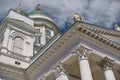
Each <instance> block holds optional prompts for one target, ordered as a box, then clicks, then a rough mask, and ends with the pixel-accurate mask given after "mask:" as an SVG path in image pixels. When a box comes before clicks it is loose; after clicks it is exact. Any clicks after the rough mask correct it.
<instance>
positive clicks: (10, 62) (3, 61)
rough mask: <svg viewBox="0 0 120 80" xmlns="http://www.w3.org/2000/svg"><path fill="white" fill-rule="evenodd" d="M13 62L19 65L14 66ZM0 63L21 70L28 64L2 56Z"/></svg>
mask: <svg viewBox="0 0 120 80" xmlns="http://www.w3.org/2000/svg"><path fill="white" fill-rule="evenodd" d="M15 61H18V62H20V65H16V64H15ZM0 63H4V64H7V65H11V66H15V67H19V68H23V69H25V68H27V67H28V66H29V64H28V63H26V62H23V61H20V60H17V59H14V58H10V57H7V56H4V55H1V56H0Z"/></svg>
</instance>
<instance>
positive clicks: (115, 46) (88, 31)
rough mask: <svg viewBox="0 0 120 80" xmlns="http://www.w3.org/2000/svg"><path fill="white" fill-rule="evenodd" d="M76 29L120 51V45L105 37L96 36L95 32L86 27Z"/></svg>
mask: <svg viewBox="0 0 120 80" xmlns="http://www.w3.org/2000/svg"><path fill="white" fill-rule="evenodd" d="M76 29H77V30H78V31H80V32H82V33H84V34H86V35H88V36H90V37H92V38H94V39H96V40H97V41H100V42H102V43H104V44H106V45H107V46H109V47H112V48H114V49H116V50H118V51H120V45H118V44H116V43H114V42H113V41H111V40H109V39H106V38H105V37H103V36H101V35H99V34H96V33H95V32H92V31H91V30H89V29H87V28H86V27H84V26H81V25H79V27H78V28H76Z"/></svg>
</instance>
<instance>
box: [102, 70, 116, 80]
mask: <svg viewBox="0 0 120 80" xmlns="http://www.w3.org/2000/svg"><path fill="white" fill-rule="evenodd" d="M104 74H105V78H106V80H115V76H114V73H113V71H112V70H106V71H105V72H104Z"/></svg>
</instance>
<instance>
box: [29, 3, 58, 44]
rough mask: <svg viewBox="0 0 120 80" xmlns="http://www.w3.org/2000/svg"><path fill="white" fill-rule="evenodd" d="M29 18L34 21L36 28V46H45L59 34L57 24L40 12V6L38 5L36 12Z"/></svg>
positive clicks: (32, 12) (31, 13)
mask: <svg viewBox="0 0 120 80" xmlns="http://www.w3.org/2000/svg"><path fill="white" fill-rule="evenodd" d="M28 16H29V18H31V19H33V20H34V27H35V30H36V31H35V45H37V46H43V45H45V44H46V43H47V42H48V41H49V40H50V39H51V38H52V37H53V36H54V35H55V34H57V33H58V28H57V26H56V24H55V22H54V21H53V19H51V18H50V17H48V16H47V15H45V14H44V13H43V12H42V11H41V10H40V4H38V5H37V7H36V10H34V11H31V12H30V13H29V15H28Z"/></svg>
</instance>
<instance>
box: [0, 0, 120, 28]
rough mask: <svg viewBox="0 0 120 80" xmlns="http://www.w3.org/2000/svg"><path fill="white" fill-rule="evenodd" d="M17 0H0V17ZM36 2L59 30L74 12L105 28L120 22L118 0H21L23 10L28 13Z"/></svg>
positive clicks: (119, 1)
mask: <svg viewBox="0 0 120 80" xmlns="http://www.w3.org/2000/svg"><path fill="white" fill-rule="evenodd" d="M19 2H20V0H0V18H2V17H3V16H5V15H4V14H3V13H4V12H7V11H8V10H9V9H10V8H13V9H15V8H16V7H17V5H18V3H19ZM38 3H40V4H41V9H42V11H44V12H45V13H46V14H48V15H50V16H51V17H52V18H53V19H54V20H55V22H56V23H57V25H58V26H59V28H60V29H61V30H62V29H63V30H64V29H66V28H68V26H70V24H71V23H73V21H72V18H73V15H74V14H75V13H76V12H78V13H79V14H81V15H82V16H83V18H84V20H85V21H86V22H89V23H92V24H96V25H100V26H104V27H106V28H112V26H113V23H114V22H120V21H119V20H120V16H119V14H120V5H119V4H120V0H22V7H23V10H25V11H27V13H29V12H30V11H31V10H34V9H35V6H36V5H37V4H38Z"/></svg>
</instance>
